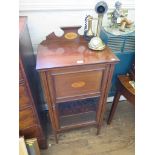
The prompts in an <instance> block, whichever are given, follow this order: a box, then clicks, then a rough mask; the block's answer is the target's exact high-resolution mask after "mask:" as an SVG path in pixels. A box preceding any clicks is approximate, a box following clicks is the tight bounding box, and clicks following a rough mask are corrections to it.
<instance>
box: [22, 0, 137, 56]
mask: <svg viewBox="0 0 155 155" xmlns="http://www.w3.org/2000/svg"><path fill="white" fill-rule="evenodd" d="M98 1H99V0H20V15H21V16H28V27H29V31H30V36H31V40H32V45H33V48H34V52H35V53H36V50H37V46H38V44H39V43H40V42H41V41H42V40H43V39H45V37H46V36H47V35H48V34H50V33H51V32H53V31H54V32H55V33H56V34H57V35H61V34H62V33H63V32H62V31H61V30H60V28H59V27H61V26H75V25H81V26H82V28H81V29H80V32H79V33H80V34H83V30H84V18H85V16H86V15H88V14H90V15H93V16H94V17H97V14H96V13H95V11H94V6H95V4H96V3H97V2H98ZM105 1H106V2H107V4H108V6H109V11H111V10H112V9H113V8H114V3H115V1H116V0H105ZM121 2H122V4H123V7H124V8H128V9H129V15H128V17H129V18H130V19H132V20H134V1H133V0H122V1H121ZM106 19H107V18H106V16H105V17H104V19H103V25H104V24H106V23H107V20H106ZM95 25H96V23H95V22H94V29H96V28H95Z"/></svg>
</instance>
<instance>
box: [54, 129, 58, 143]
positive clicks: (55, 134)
mask: <svg viewBox="0 0 155 155" xmlns="http://www.w3.org/2000/svg"><path fill="white" fill-rule="evenodd" d="M53 134H54V137H55V142H56V144H58V136H57V133H56V131H54V132H53Z"/></svg>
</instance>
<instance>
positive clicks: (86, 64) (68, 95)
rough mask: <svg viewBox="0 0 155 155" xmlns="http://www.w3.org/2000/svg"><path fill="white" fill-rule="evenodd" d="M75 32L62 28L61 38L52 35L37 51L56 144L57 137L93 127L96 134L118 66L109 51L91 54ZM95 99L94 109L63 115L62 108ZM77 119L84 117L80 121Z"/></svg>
mask: <svg viewBox="0 0 155 155" xmlns="http://www.w3.org/2000/svg"><path fill="white" fill-rule="evenodd" d="M78 29H79V27H66V28H62V30H64V34H63V36H62V37H57V36H56V35H55V34H54V33H51V34H50V35H48V36H47V37H46V39H45V40H44V41H42V42H41V43H40V45H39V47H38V51H37V63H36V69H37V70H38V72H39V73H40V78H41V82H42V87H43V90H44V96H45V99H46V102H47V103H48V108H49V116H50V119H51V124H52V127H53V133H54V135H55V139H56V142H58V138H57V134H58V133H60V132H63V131H65V130H68V129H72V128H77V127H82V126H87V125H96V127H97V134H99V132H100V128H101V126H102V122H103V114H104V111H105V106H106V99H107V95H108V91H109V88H110V85H111V78H112V75H113V70H114V66H115V64H116V63H118V62H119V59H118V58H117V57H116V56H115V55H114V54H113V53H112V51H111V49H110V48H109V47H106V48H105V49H104V50H102V51H98V52H96V51H92V50H90V49H89V48H88V42H87V41H85V40H84V39H83V36H80V35H79V34H78V32H77V31H78ZM94 97H99V100H98V103H97V104H96V106H95V108H92V107H84V104H81V107H80V105H79V106H72V108H73V110H72V113H67V112H64V113H63V112H62V109H61V105H62V104H69V105H70V104H72V103H70V101H74V100H84V99H88V98H94ZM88 113H89V114H90V115H91V116H92V118H90V117H89V116H88ZM79 116H80V117H83V119H82V120H81V121H79V118H80V117H79ZM66 119H68V123H66V122H67V120H66Z"/></svg>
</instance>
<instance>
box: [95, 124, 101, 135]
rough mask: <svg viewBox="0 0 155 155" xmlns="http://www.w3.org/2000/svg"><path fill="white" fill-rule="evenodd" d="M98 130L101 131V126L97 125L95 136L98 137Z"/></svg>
mask: <svg viewBox="0 0 155 155" xmlns="http://www.w3.org/2000/svg"><path fill="white" fill-rule="evenodd" d="M100 130H101V125H98V126H97V132H96V135H99V134H100Z"/></svg>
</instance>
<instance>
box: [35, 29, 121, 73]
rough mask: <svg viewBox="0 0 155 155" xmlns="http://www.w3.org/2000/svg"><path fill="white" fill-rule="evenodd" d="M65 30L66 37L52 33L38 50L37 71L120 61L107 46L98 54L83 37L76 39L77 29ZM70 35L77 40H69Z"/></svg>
mask: <svg viewBox="0 0 155 155" xmlns="http://www.w3.org/2000/svg"><path fill="white" fill-rule="evenodd" d="M63 30H64V35H63V36H62V37H57V36H55V34H54V33H51V34H50V35H49V36H47V37H46V40H44V41H42V42H41V43H40V45H39V46H38V50H37V62H36V69H38V70H40V69H50V68H57V67H65V66H76V65H85V64H97V63H116V62H118V61H119V59H118V58H117V57H116V56H115V55H114V54H113V53H112V51H111V49H110V48H109V47H107V46H106V48H105V49H104V50H102V51H98V52H96V51H93V50H91V49H89V48H88V42H87V41H85V39H84V38H83V36H79V35H77V37H76V35H75V33H76V32H77V30H76V28H63ZM70 32H71V33H72V34H73V35H72V34H71V33H70ZM67 34H68V35H67ZM70 34H71V37H72V36H73V37H74V36H75V37H76V38H74V39H70V38H69V39H68V36H69V35H70ZM69 37H70V36H69ZM66 38H67V39H66Z"/></svg>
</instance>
